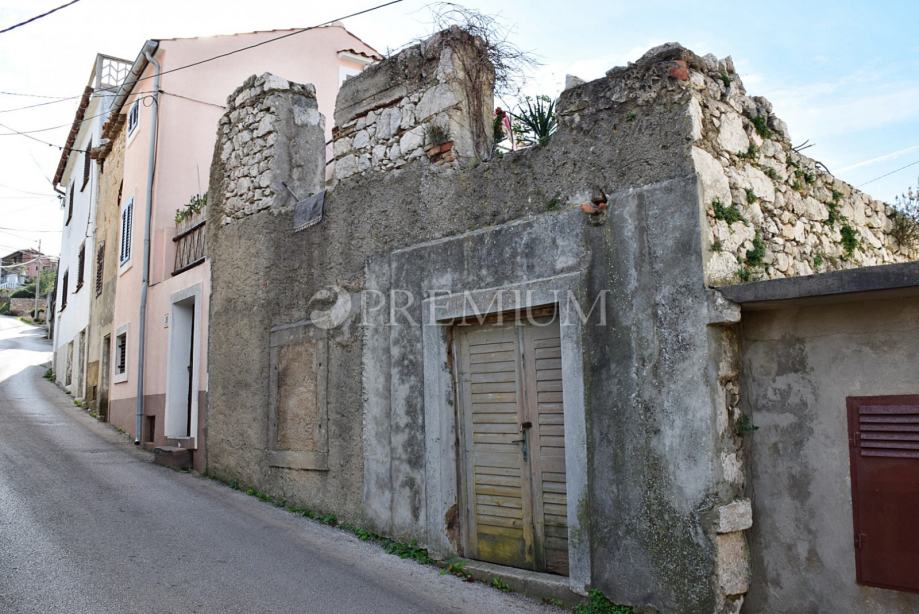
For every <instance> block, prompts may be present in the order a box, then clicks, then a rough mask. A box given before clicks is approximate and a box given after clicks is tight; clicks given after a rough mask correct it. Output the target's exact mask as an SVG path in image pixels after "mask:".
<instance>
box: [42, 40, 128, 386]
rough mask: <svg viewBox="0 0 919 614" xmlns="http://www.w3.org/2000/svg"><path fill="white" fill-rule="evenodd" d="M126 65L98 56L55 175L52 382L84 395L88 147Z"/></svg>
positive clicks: (91, 255)
mask: <svg viewBox="0 0 919 614" xmlns="http://www.w3.org/2000/svg"><path fill="white" fill-rule="evenodd" d="M129 66H130V64H129V63H128V62H126V61H124V60H119V59H117V58H112V57H109V56H105V55H101V54H98V55H97V56H96V60H95V63H94V65H93V70H92V73H91V75H90V79H89V83H88V84H87V86H86V88H85V89H84V91H83V96H82V98H81V99H80V105H79V107H78V108H77V112H76V115H75V117H74V120H73V126H72V127H71V131H70V135H69V136H68V138H67V143H66V145H65V147H64V150H63V152H62V154H61V159H60V162H59V163H58V167H57V172H56V173H55V176H54V187H55V189H56V190H57V192H58V194H60V195H61V209H62V217H63V228H62V233H61V256H60V262H59V264H58V271H57V289H56V297H55V299H56V300H55V311H56V314H55V318H56V324H55V328H54V373H55V379H56V382H57V383H58V384H59V385H60V386H62V387H64V388H65V389H66V390H67V391H68V392H70V393H71V394H72V395H73V397H74V398H75V399H84V398H85V397H86V393H87V390H86V346H87V341H88V335H89V331H88V330H87V329H88V326H89V309H90V297H91V293H92V292H96V291H97V289H98V286H99V284H98V283H97V281H96V280H97V279H101V272H100V271H97V270H96V267H95V262H96V260H97V257H96V255H97V253H98V252H99V250H100V248H101V247H102V246H100V245H97V241H96V232H95V231H96V229H95V223H94V221H95V217H96V199H97V198H98V192H99V165H98V163H97V162H96V160H94V159H93V158H92V154H91V152H92V149H93V148H94V147H98V146H99V145H100V144H101V143H100V139H101V135H102V126H103V124H104V123H105V121H106V118H107V116H108V114H109V109H110V107H111V101H112V99H113V98H114V96H113V95H112V94H113V92H114V90H115V89H116V88H117V87H118V85H120V83H121V82H122V81H123V80H124V78H125V76H126V75H127V70H128V67H129Z"/></svg>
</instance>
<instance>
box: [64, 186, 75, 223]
mask: <svg viewBox="0 0 919 614" xmlns="http://www.w3.org/2000/svg"><path fill="white" fill-rule="evenodd" d="M73 188H74V184H73V182H70V195H69V196H68V198H67V221H66V222H64V226H66V225H67V224H69V223H70V219H71V218H72V217H73Z"/></svg>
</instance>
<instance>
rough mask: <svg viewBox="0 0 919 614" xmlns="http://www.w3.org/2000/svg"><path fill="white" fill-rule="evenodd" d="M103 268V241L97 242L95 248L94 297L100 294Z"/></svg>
mask: <svg viewBox="0 0 919 614" xmlns="http://www.w3.org/2000/svg"><path fill="white" fill-rule="evenodd" d="M103 267H105V241H99V247H97V248H96V296H99V295H100V294H102V275H103Z"/></svg>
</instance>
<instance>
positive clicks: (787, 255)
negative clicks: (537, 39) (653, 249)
mask: <svg viewBox="0 0 919 614" xmlns="http://www.w3.org/2000/svg"><path fill="white" fill-rule="evenodd" d="M685 60H686V61H688V64H687V71H686V74H685V78H686V79H687V80H688V83H689V85H690V88H691V90H692V91H693V97H694V101H693V103H692V106H691V108H690V112H691V114H692V118H693V123H694V128H693V138H694V145H695V149H694V152H693V155H694V157H695V159H696V164H697V166H698V168H699V172H700V175H702V177H703V182H704V184H705V186H706V188H707V189H706V193H705V203H704V204H705V207H706V209H705V212H706V217H707V219H708V225H707V226H708V228H707V229H706V233H705V239H706V250H707V256H706V259H707V263H706V277H707V280H708V282H709V283H710V284H711V285H716V286H717V285H724V284H728V283H737V282H741V281H748V280H753V279H775V278H781V277H792V276H798V275H810V274H812V273H817V272H824V271H831V270H838V269H844V268H851V267H856V266H869V265H875V264H887V263H894V262H905V261H911V260H916V259H917V258H919V249H916V246H911V245H899V244H898V243H897V241H896V239H895V238H894V237H893V236H892V235H891V233H890V231H891V228H892V221H891V219H892V217H893V216H894V215H895V212H894V211H893V210H892V209H891V208H890V207H889V206H887V205H885V204H884V203H882V202H880V201H877V200H874V199H872V198H871V197H870V196H868V195H867V194H865V193H863V192H860V191H858V190H857V189H855V188H853V187H852V186H850V185H849V184H847V183H845V182H844V181H841V180H839V179H836V178H835V177H833V176H832V175H831V174H830V173H829V172H828V171H827V169H826V168H825V167H823V166H822V165H821V164H820V163H819V162H817V161H815V160H812V159H810V158H808V157H807V156H805V155H802V154H800V153H798V152H796V151H795V150H794V149H792V141H791V140H790V136H789V132H788V129H787V127H786V125H785V123H784V122H782V121H781V120H780V119H779V118H778V117H776V115H775V114H774V112H773V108H772V104H771V103H770V102H769V101H768V100H766V99H765V98H762V97H759V96H754V97H752V98H751V97H749V96H747V94H746V91H745V90H744V86H743V83H742V82H741V80H740V77H739V76H738V75H737V74H736V72H735V71H734V67H733V63H732V62H731V60H730V58H727V59H726V60H720V61H719V60H717V59H716V58H714V57H713V56H706V57H704V58H699V57H697V56H690V55H687V56H686V58H685Z"/></svg>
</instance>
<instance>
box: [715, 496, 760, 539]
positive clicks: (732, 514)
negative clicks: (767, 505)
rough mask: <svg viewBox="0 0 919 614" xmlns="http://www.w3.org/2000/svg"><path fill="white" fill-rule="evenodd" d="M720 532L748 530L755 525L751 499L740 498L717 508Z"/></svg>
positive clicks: (718, 529)
mask: <svg viewBox="0 0 919 614" xmlns="http://www.w3.org/2000/svg"><path fill="white" fill-rule="evenodd" d="M717 513H718V521H717V522H718V526H717V531H718V533H734V532H735V531H746V530H747V529H749V528H750V527H752V526H753V507H752V506H751V505H750V500H749V499H738V500H736V501H732V502H731V503H728V504H727V505H722V506H721V507H719V508H718V510H717Z"/></svg>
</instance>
